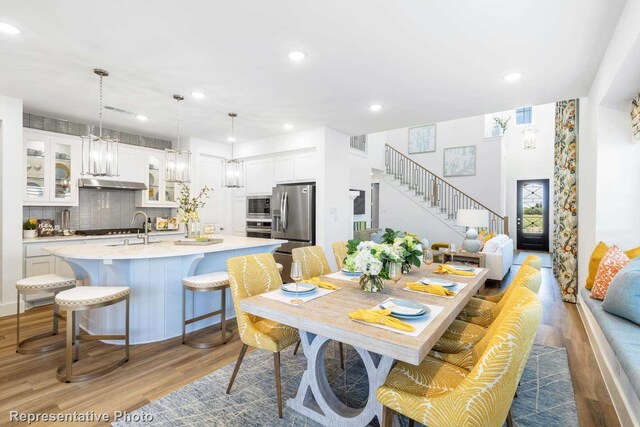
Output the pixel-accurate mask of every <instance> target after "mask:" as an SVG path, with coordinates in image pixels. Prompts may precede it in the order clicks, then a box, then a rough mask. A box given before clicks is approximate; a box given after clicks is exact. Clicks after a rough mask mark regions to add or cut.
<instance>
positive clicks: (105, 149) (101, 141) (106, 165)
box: [82, 68, 120, 176]
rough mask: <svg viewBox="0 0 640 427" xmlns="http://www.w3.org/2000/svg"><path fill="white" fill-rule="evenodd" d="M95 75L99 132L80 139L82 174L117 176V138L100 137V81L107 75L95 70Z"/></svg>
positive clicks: (97, 69) (98, 69)
mask: <svg viewBox="0 0 640 427" xmlns="http://www.w3.org/2000/svg"><path fill="white" fill-rule="evenodd" d="M93 72H94V73H95V74H97V75H98V76H99V77H100V127H99V129H100V131H99V135H97V136H96V135H93V134H91V133H89V135H85V136H83V137H82V174H83V175H92V176H118V145H119V143H120V141H119V140H118V139H117V138H106V137H103V136H102V79H103V78H104V77H107V76H108V75H109V73H108V72H107V71H106V70H102V69H100V68H95V69H94V70H93Z"/></svg>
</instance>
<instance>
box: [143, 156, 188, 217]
mask: <svg viewBox="0 0 640 427" xmlns="http://www.w3.org/2000/svg"><path fill="white" fill-rule="evenodd" d="M145 154H146V155H142V156H140V158H139V161H140V162H141V163H142V164H143V165H144V167H143V168H142V170H143V174H144V176H142V177H140V178H141V179H140V180H141V181H142V182H144V183H145V184H147V191H138V192H137V193H136V207H140V208H153V207H155V208H177V207H178V203H177V199H178V195H179V193H180V185H179V184H178V183H175V182H166V181H165V154H164V151H160V150H149V151H148V152H146V153H145Z"/></svg>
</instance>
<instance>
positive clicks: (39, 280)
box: [16, 274, 76, 354]
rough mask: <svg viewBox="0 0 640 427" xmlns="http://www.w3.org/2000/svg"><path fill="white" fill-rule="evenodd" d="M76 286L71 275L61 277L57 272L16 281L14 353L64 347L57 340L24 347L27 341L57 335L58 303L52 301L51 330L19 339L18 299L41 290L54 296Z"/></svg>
mask: <svg viewBox="0 0 640 427" xmlns="http://www.w3.org/2000/svg"><path fill="white" fill-rule="evenodd" d="M75 286H76V279H74V278H71V277H63V276H59V275H57V274H42V275H40V276H32V277H25V278H24V279H20V280H18V281H17V282H16V290H17V291H18V298H17V301H16V305H17V317H16V319H17V321H16V353H20V354H34V353H46V352H48V351H51V350H57V349H59V348H62V347H64V341H63V342H57V343H53V344H49V345H45V346H40V347H31V348H25V347H24V345H25V344H26V343H29V342H33V341H37V340H40V339H42V338H46V337H50V336H54V335H58V319H61V318H62V316H60V313H59V312H58V305H57V304H56V303H55V302H54V303H53V330H52V331H51V332H44V333H42V334H38V335H35V336H32V337H30V338H27V339H25V340H23V341H20V299H21V297H22V296H23V295H30V294H31V295H32V294H41V293H43V292H53V296H54V297H55V296H56V295H57V294H58V293H59V292H62V291H66V290H67V289H71V288H73V287H75Z"/></svg>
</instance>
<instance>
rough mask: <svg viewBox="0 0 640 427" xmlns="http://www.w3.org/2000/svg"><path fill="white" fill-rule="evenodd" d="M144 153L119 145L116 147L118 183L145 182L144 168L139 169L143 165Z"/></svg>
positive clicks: (125, 145)
mask: <svg viewBox="0 0 640 427" xmlns="http://www.w3.org/2000/svg"><path fill="white" fill-rule="evenodd" d="M144 158H145V155H144V152H143V151H142V150H139V149H136V148H133V147H131V146H127V144H120V145H119V147H118V174H119V175H120V176H118V177H116V179H117V180H118V181H129V182H145V181H146V179H145V177H144V174H143V172H144V168H142V167H140V166H141V165H143V164H144Z"/></svg>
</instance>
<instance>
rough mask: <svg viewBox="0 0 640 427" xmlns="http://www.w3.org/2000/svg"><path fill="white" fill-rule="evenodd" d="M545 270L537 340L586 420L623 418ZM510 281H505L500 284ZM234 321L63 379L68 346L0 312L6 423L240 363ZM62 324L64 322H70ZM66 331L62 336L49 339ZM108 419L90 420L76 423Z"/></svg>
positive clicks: (148, 396)
mask: <svg viewBox="0 0 640 427" xmlns="http://www.w3.org/2000/svg"><path fill="white" fill-rule="evenodd" d="M518 268H519V267H518V266H513V268H512V271H511V273H509V275H508V277H507V278H506V279H505V280H504V281H503V283H508V282H509V281H510V280H511V278H512V277H513V275H514V274H515V272H516V271H517V269H518ZM542 273H543V282H542V287H541V289H540V297H541V299H542V302H543V307H544V314H543V321H542V325H541V326H540V330H539V332H538V336H537V339H536V340H537V342H539V343H541V344H546V345H552V346H557V347H565V348H566V349H567V353H568V356H569V367H570V370H571V375H572V381H573V388H574V391H575V396H576V404H577V408H578V416H579V419H580V425H581V426H583V427H587V426H607V427H612V426H618V425H620V424H619V421H618V419H617V416H616V413H615V410H614V408H613V406H612V404H611V401H610V399H609V395H608V393H607V389H606V387H605V385H604V381H603V379H602V376H601V375H600V371H599V370H598V367H597V364H596V361H595V357H594V355H593V351H592V350H591V346H590V344H589V341H588V338H587V335H586V333H585V330H584V327H583V326H582V322H581V320H580V317H579V315H578V312H577V308H576V306H575V305H573V304H567V303H563V302H562V301H561V299H560V295H559V293H558V290H557V286H556V283H555V280H554V278H553V276H552V274H551V270H550V269H542ZM504 286H506V285H502V287H504ZM499 290H500V287H497V286H493V287H491V286H487V287H486V289H485V291H484V292H485V293H495V292H498V291H499ZM22 319H23V320H22V324H23V328H24V329H23V332H22V333H23V334H24V335H23V337H26V336H29V335H31V334H36V333H40V332H45V331H46V330H47V328H50V325H51V323H50V319H51V309H50V307H44V308H37V309H32V310H29V311H28V312H27V313H26V315H25V316H24V317H23V318H22ZM230 323H232V326H231V327H232V328H233V329H234V336H233V338H232V339H231V340H230V342H229V343H227V344H226V345H224V346H222V347H218V348H216V349H212V350H198V349H194V348H191V347H188V346H185V345H182V344H181V342H180V338H175V339H171V340H167V341H164V342H160V343H153V344H143V345H136V346H132V347H131V358H130V360H129V362H128V363H126V364H125V365H124V366H123V367H122V368H118V369H117V370H115V371H114V372H112V373H110V374H108V375H106V376H105V377H102V378H98V379H95V380H91V381H87V382H83V383H74V384H63V383H60V382H59V381H57V380H56V378H55V369H56V367H57V366H58V365H59V364H60V363H62V362H63V351H62V350H59V351H56V352H52V353H48V354H42V355H21V354H17V353H16V352H15V338H16V337H15V316H6V317H2V318H0V366H1V367H2V370H1V371H0V384H2V387H1V388H0V425H2V426H5V425H6V426H10V425H20V423H16V422H10V421H9V411H19V412H23V413H67V414H68V413H72V412H79V413H84V412H87V413H88V412H93V413H96V414H98V413H106V414H109V416H113V413H114V411H132V410H134V409H136V408H139V407H140V406H143V405H145V404H146V403H148V402H150V401H153V400H156V399H158V398H160V397H162V396H164V395H166V394H167V393H170V392H171V391H173V390H176V389H178V388H180V387H182V386H184V385H186V384H188V383H190V382H192V381H195V380H196V379H198V378H200V377H202V376H204V375H207V374H209V373H210V372H213V371H215V370H217V369H219V368H221V367H222V366H225V365H227V364H229V363H234V362H235V360H236V358H237V356H238V353H239V352H240V348H241V342H240V339H239V337H238V335H237V331H236V330H235V324H234V323H233V322H230ZM61 326H62V327H64V322H62V324H61ZM62 330H63V329H62ZM202 332H203V333H207V332H208V331H207V330H204V331H202ZM62 338H63V337H62V336H58V337H52V338H51V339H62ZM120 351H121V350H120V349H119V348H117V347H114V346H108V345H105V344H102V343H95V342H88V343H83V345H82V349H81V354H80V358H81V361H82V364H84V365H85V367H94V366H96V365H97V364H101V363H105V362H107V363H108V361H109V360H115V358H118V357H120V354H121V353H120ZM250 351H251V350H250ZM36 424H38V423H36ZM44 424H45V423H40V425H44ZM107 424H108V423H104V422H103V423H99V422H92V423H83V424H77V425H107Z"/></svg>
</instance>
